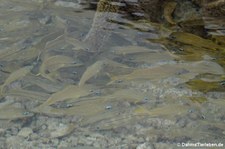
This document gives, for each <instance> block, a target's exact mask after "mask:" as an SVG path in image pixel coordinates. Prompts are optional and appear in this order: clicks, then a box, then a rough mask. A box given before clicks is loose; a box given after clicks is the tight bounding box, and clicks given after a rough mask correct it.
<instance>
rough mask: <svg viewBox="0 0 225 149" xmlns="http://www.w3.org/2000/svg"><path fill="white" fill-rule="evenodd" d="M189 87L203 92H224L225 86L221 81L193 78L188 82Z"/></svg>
mask: <svg viewBox="0 0 225 149" xmlns="http://www.w3.org/2000/svg"><path fill="white" fill-rule="evenodd" d="M186 84H187V86H188V87H189V88H191V89H192V90H195V91H200V92H203V93H207V92H213V91H217V92H224V91H225V87H224V86H223V85H222V84H221V82H207V81H203V80H191V81H189V82H187V83H186Z"/></svg>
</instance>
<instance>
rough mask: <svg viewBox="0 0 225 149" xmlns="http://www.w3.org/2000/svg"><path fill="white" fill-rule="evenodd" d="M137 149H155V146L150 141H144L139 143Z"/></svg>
mask: <svg viewBox="0 0 225 149" xmlns="http://www.w3.org/2000/svg"><path fill="white" fill-rule="evenodd" d="M136 149H153V146H152V145H151V144H149V143H143V144H140V145H138V146H137V147H136Z"/></svg>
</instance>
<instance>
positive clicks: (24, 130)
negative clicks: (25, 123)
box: [18, 127, 33, 138]
mask: <svg viewBox="0 0 225 149" xmlns="http://www.w3.org/2000/svg"><path fill="white" fill-rule="evenodd" d="M32 133H33V130H32V129H31V128H29V127H24V128H22V129H21V130H20V132H19V133H18V136H21V137H25V138H26V137H28V136H29V135H30V134H32Z"/></svg>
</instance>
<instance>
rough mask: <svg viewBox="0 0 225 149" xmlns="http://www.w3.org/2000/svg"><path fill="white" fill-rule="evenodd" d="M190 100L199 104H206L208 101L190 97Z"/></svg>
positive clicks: (202, 98)
mask: <svg viewBox="0 0 225 149" xmlns="http://www.w3.org/2000/svg"><path fill="white" fill-rule="evenodd" d="M189 99H190V100H191V101H193V102H197V103H204V102H206V101H207V99H206V98H205V97H190V98H189Z"/></svg>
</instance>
